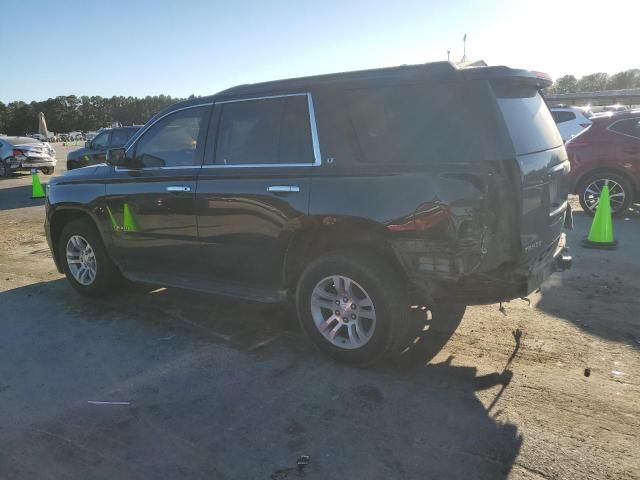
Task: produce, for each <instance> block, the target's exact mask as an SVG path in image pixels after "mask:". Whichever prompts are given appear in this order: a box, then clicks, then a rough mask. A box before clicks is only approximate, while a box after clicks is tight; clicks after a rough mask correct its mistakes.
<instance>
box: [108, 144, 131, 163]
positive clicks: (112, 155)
mask: <svg viewBox="0 0 640 480" xmlns="http://www.w3.org/2000/svg"><path fill="white" fill-rule="evenodd" d="M125 157H126V153H125V149H124V148H112V149H111V150H107V164H108V165H112V166H114V167H115V166H118V165H122V164H123V163H124V159H125Z"/></svg>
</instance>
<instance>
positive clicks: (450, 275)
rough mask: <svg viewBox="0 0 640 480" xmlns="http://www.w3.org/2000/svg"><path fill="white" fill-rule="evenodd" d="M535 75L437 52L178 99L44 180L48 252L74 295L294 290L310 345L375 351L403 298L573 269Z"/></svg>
mask: <svg viewBox="0 0 640 480" xmlns="http://www.w3.org/2000/svg"><path fill="white" fill-rule="evenodd" d="M549 84H550V80H549V78H548V77H547V76H545V75H543V74H539V73H534V72H529V71H525V70H514V69H510V68H506V67H476V68H466V69H462V68H457V67H455V66H453V65H452V64H450V63H446V62H445V63H432V64H425V65H415V66H402V67H397V68H385V69H379V70H368V71H359V72H350V73H340V74H332V75H322V76H316V77H307V78H297V79H291V80H281V81H274V82H268V83H261V84H255V85H242V86H238V87H235V88H231V89H229V90H225V91H223V92H220V93H218V94H216V95H213V96H211V97H205V98H197V99H193V100H189V101H187V102H183V103H180V104H176V105H173V106H171V107H169V108H167V109H166V110H164V111H162V112H161V113H159V114H157V115H156V116H155V117H154V118H152V119H151V120H150V121H149V122H148V123H147V124H146V125H145V126H144V127H143V128H142V129H141V130H140V131H139V132H137V133H136V135H135V136H134V137H133V138H132V139H131V140H130V141H129V142H128V143H127V145H125V147H124V148H120V149H114V150H111V151H110V152H109V153H108V155H107V163H106V164H100V165H96V166H91V167H86V168H83V169H79V170H73V171H71V172H67V174H65V175H64V176H61V177H58V178H55V179H53V180H52V181H51V182H50V183H49V186H48V198H47V213H46V223H45V229H46V233H47V238H48V240H49V244H50V246H51V250H52V252H53V257H54V259H55V262H56V265H57V267H58V269H59V270H60V271H61V272H64V273H65V274H66V276H67V278H68V279H69V282H70V283H71V284H72V285H73V286H74V287H75V288H76V289H77V290H78V291H80V292H81V293H83V294H87V295H102V294H104V293H106V292H108V291H109V290H110V289H112V288H113V287H114V286H117V285H118V284H119V283H121V281H120V280H119V279H121V278H123V277H124V278H126V279H129V280H133V281H139V282H144V283H149V284H157V285H165V286H172V287H178V288H187V289H195V290H199V291H204V292H211V293H214V294H222V295H228V296H233V297H237V298H241V299H247V300H252V301H261V302H274V303H276V302H291V303H294V304H295V306H296V309H297V313H298V317H299V320H300V324H301V326H302V329H303V330H304V331H305V332H306V334H307V335H308V336H309V338H310V339H311V340H312V342H313V343H314V344H315V345H316V346H317V347H318V348H319V349H320V350H322V351H324V352H326V353H328V354H329V355H331V356H333V357H334V358H336V359H339V360H341V361H345V362H350V363H354V364H366V363H371V362H373V361H376V360H379V359H381V358H383V357H385V356H387V355H388V354H390V353H393V352H395V351H398V350H399V349H401V348H402V347H403V345H404V343H405V341H406V340H407V339H408V335H409V334H410V332H411V328H410V323H411V322H410V321H409V310H410V309H409V305H412V304H413V305H415V304H420V305H426V306H429V307H430V308H437V309H439V311H440V312H444V314H446V312H447V311H448V310H452V309H457V310H456V311H458V312H460V307H458V306H457V305H472V304H481V303H493V302H499V301H505V300H509V299H513V298H518V297H522V296H525V295H527V294H528V293H530V292H532V291H533V290H536V289H537V288H538V287H539V286H540V285H541V283H542V282H543V281H544V279H545V278H546V277H548V276H549V275H550V274H551V273H552V272H554V271H557V270H562V269H564V268H568V267H569V265H570V261H571V258H570V257H569V256H568V255H566V253H565V248H564V234H563V233H562V230H563V227H564V226H565V225H566V223H567V222H570V217H571V215H570V211H569V207H568V204H567V193H568V191H569V180H568V172H569V162H568V161H567V155H566V152H565V149H564V147H563V143H562V138H561V137H560V135H559V133H558V130H557V128H556V126H555V123H554V121H553V118H552V117H551V114H550V113H549V110H548V108H547V106H546V104H545V102H544V99H543V97H542V96H541V94H540V89H541V88H543V87H546V86H548V85H549ZM462 311H464V309H462ZM414 336H415V335H414Z"/></svg>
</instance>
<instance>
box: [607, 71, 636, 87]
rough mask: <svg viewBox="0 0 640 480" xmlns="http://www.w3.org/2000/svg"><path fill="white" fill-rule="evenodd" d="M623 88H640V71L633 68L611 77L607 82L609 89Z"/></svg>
mask: <svg viewBox="0 0 640 480" xmlns="http://www.w3.org/2000/svg"><path fill="white" fill-rule="evenodd" d="M623 88H640V69H638V68H632V69H630V70H625V71H624V72H618V73H616V74H615V75H611V77H610V78H609V81H608V82H607V89H609V90H619V89H623Z"/></svg>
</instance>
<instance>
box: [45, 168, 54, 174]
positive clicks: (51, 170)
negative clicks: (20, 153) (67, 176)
mask: <svg viewBox="0 0 640 480" xmlns="http://www.w3.org/2000/svg"><path fill="white" fill-rule="evenodd" d="M53 171H54V167H42V173H44V174H45V175H53Z"/></svg>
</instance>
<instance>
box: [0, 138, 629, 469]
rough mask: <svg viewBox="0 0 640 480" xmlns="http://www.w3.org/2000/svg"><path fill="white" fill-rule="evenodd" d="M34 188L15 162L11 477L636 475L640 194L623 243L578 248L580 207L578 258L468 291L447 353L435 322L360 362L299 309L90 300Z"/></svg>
mask: <svg viewBox="0 0 640 480" xmlns="http://www.w3.org/2000/svg"><path fill="white" fill-rule="evenodd" d="M56 149H57V151H58V155H57V156H58V158H59V159H60V162H61V164H63V163H64V159H65V158H66V151H67V149H65V148H63V147H62V146H61V145H60V144H58V145H56ZM60 167H63V165H60ZM62 170H63V168H58V169H57V171H56V174H59V173H60V172H61V171H62ZM41 178H42V179H43V180H45V181H46V178H47V177H45V176H42V177H41ZM29 197H30V177H29V176H28V175H21V176H16V177H14V178H12V179H9V180H0V319H1V322H0V413H1V417H2V422H0V446H1V447H0V478H1V479H14V478H15V479H64V480H69V479H89V478H91V479H101V478H104V479H110V480H112V479H120V478H122V479H124V478H126V479H129V478H132V479H142V478H144V479H177V478H182V479H186V478H188V479H191V478H194V479H195V478H197V479H200V478H202V479H205V478H206V479H212V478H216V479H226V478H228V479H236V478H237V479H276V480H279V479H285V478H287V479H292V478H303V477H304V478H306V479H308V480H312V479H325V480H326V479H404V478H407V479H431V478H437V479H465V480H468V479H505V478H509V479H540V478H547V479H560V478H562V479H616V480H617V479H629V478H640V438H638V437H639V434H640V388H639V384H640V215H639V214H638V213H637V212H629V216H628V217H627V218H624V219H619V220H616V222H615V232H616V237H617V239H618V240H619V242H620V245H619V249H618V250H617V251H594V250H585V249H583V248H581V247H580V246H579V243H580V239H581V238H582V237H583V236H584V235H585V233H586V231H587V228H588V225H589V219H588V218H587V217H586V216H584V214H582V212H577V213H576V215H575V220H576V228H575V230H574V231H573V232H572V233H571V235H570V242H569V243H570V247H571V251H572V254H573V256H574V268H573V269H572V270H570V271H568V272H565V273H563V274H557V275H555V276H554V277H553V278H552V279H551V281H550V282H549V283H548V284H547V285H546V286H545V287H544V288H543V290H542V292H541V293H538V294H533V295H532V296H531V306H528V305H527V303H526V302H524V301H514V302H511V303H509V304H506V306H505V307H506V316H505V315H503V314H502V313H501V312H500V311H499V310H498V305H489V306H480V307H470V308H468V309H467V312H466V315H465V316H464V318H463V320H462V323H461V324H460V326H459V328H458V329H457V331H456V332H455V333H454V334H453V336H452V337H451V338H450V340H449V341H448V342H447V343H446V344H445V345H444V347H443V348H442V349H441V350H440V351H439V353H437V355H436V356H435V357H434V358H431V357H433V352H434V351H437V350H438V344H439V343H442V342H441V341H440V340H442V339H446V337H447V335H446V334H445V333H442V334H437V331H436V329H435V328H430V329H429V330H427V331H426V334H429V332H430V331H431V333H432V334H434V335H436V336H435V337H429V336H428V335H426V336H425V338H422V339H419V340H418V341H417V343H416V344H415V347H414V349H412V351H411V352H409V354H408V355H406V356H405V358H404V359H403V360H402V361H400V362H395V363H393V364H388V365H384V366H380V367H376V368H371V369H353V368H347V367H343V366H340V365H337V364H335V363H333V362H331V361H330V360H327V359H326V358H324V357H323V356H321V355H320V354H318V353H316V352H315V351H314V350H313V349H312V348H311V347H310V346H309V345H308V344H307V343H306V341H305V340H304V338H303V337H302V335H301V333H300V332H299V330H298V328H297V326H296V323H295V321H294V318H293V315H292V314H291V312H290V311H289V310H287V309H286V308H274V307H268V308H267V307H264V306H261V305H253V304H246V303H240V302H232V301H229V300H224V299H220V298H215V297H210V296H205V295H198V294H193V293H187V292H182V291H178V290H163V289H152V288H148V287H137V288H129V289H128V291H126V292H124V293H120V294H117V295H115V296H113V297H110V298H108V299H104V300H99V301H96V300H88V299H84V298H81V297H80V296H78V295H77V294H76V293H74V291H72V289H71V288H70V287H69V286H68V285H67V283H66V281H65V280H64V279H63V277H62V276H61V275H60V274H59V273H58V272H57V271H56V270H55V268H54V265H53V262H52V260H51V258H50V254H49V251H48V248H47V245H46V241H45V238H44V234H43V229H42V223H43V214H44V207H43V203H44V202H43V201H42V200H31V199H30V198H29ZM574 204H575V205H574V206H575V207H576V208H578V209H579V207H578V205H577V202H574ZM438 335H440V340H438ZM428 338H430V339H428ZM91 402H123V403H122V404H100V403H91ZM301 455H309V456H310V459H309V464H308V465H307V466H306V467H305V468H304V469H303V470H301V471H300V470H298V469H297V468H296V460H297V459H298V458H299V457H300V456H301Z"/></svg>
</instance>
